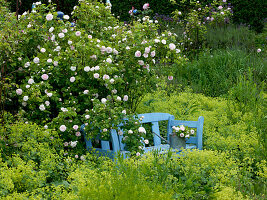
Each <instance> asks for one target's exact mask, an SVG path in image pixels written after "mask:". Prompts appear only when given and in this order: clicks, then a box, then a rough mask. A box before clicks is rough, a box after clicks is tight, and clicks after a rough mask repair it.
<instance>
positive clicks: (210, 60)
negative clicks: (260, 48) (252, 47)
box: [174, 49, 267, 97]
mask: <svg viewBox="0 0 267 200" xmlns="http://www.w3.org/2000/svg"><path fill="white" fill-rule="evenodd" d="M266 66H267V60H266V59H264V57H262V56H259V55H257V54H255V53H246V52H244V51H242V50H239V49H234V50H231V49H222V50H215V51H213V52H209V51H206V52H203V53H202V54H200V55H199V56H198V60H197V59H195V60H193V61H191V62H188V63H187V64H186V65H185V66H183V67H180V66H177V67H176V68H175V69H174V70H175V79H176V82H175V84H181V85H183V86H184V87H185V86H188V85H189V86H191V87H192V89H193V90H194V92H197V93H203V94H205V95H208V96H212V97H216V96H222V95H226V94H227V93H228V91H229V89H230V88H232V87H234V86H235V84H236V83H237V81H238V77H239V76H240V75H244V74H247V73H248V72H249V70H250V69H251V71H252V73H253V81H254V82H255V83H256V84H257V85H260V84H261V82H263V81H264V80H265V79H266V74H267V73H266V72H267V68H266Z"/></svg>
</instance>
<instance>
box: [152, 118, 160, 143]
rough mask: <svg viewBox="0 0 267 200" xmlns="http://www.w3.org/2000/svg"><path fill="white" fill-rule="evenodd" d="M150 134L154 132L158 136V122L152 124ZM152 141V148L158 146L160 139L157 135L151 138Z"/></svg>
mask: <svg viewBox="0 0 267 200" xmlns="http://www.w3.org/2000/svg"><path fill="white" fill-rule="evenodd" d="M152 132H155V133H156V134H158V135H160V132H159V122H152ZM153 141H154V146H158V145H160V144H161V139H160V137H159V136H157V135H154V136H153Z"/></svg>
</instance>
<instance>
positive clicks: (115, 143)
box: [110, 129, 120, 153]
mask: <svg viewBox="0 0 267 200" xmlns="http://www.w3.org/2000/svg"><path fill="white" fill-rule="evenodd" d="M110 135H111V143H112V148H113V151H114V152H115V153H117V152H118V151H119V150H120V143H119V138H118V134H117V131H116V130H115V129H112V130H111V131H110Z"/></svg>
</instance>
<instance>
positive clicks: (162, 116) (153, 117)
mask: <svg viewBox="0 0 267 200" xmlns="http://www.w3.org/2000/svg"><path fill="white" fill-rule="evenodd" d="M142 116H143V117H144V118H143V120H142V121H141V122H142V123H149V122H159V121H165V120H166V121H167V120H168V119H169V117H171V116H173V115H171V114H169V113H144V114H139V115H138V118H141V117H142Z"/></svg>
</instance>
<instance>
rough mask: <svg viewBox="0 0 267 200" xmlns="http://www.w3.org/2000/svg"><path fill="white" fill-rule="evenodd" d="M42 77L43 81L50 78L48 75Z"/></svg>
mask: <svg viewBox="0 0 267 200" xmlns="http://www.w3.org/2000/svg"><path fill="white" fill-rule="evenodd" d="M41 77H42V79H43V80H44V81H46V80H47V79H48V78H49V76H48V75H47V74H43V75H42V76H41Z"/></svg>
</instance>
